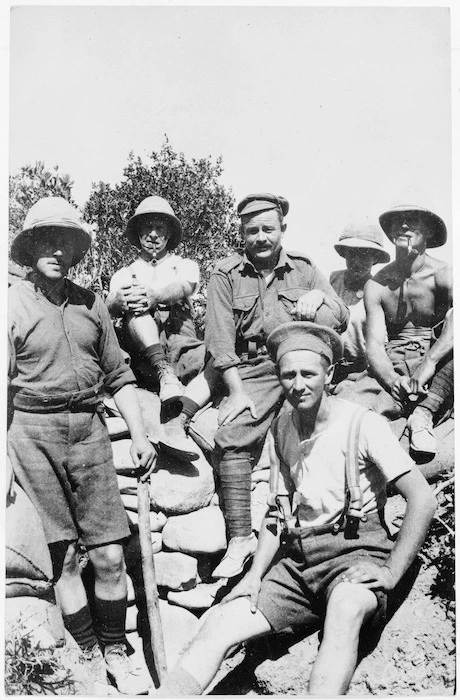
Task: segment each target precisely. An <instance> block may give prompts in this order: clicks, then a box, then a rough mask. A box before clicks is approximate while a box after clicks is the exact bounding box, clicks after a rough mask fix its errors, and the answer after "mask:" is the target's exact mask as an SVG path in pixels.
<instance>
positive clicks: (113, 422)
mask: <svg viewBox="0 0 460 700" xmlns="http://www.w3.org/2000/svg"><path fill="white" fill-rule="evenodd" d="M105 422H106V425H107V430H108V431H109V436H110V439H111V440H117V439H121V438H129V428H128V426H127V424H126V421H125V420H123V418H122V417H121V416H107V417H106V419H105Z"/></svg>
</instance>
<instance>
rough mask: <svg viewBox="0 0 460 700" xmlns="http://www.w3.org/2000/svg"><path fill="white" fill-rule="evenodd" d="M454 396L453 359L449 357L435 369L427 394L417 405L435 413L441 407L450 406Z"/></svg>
mask: <svg viewBox="0 0 460 700" xmlns="http://www.w3.org/2000/svg"><path fill="white" fill-rule="evenodd" d="M453 398H454V361H453V359H450V360H449V361H448V362H446V364H445V365H443V366H442V367H440V368H439V369H438V370H436V373H435V375H434V377H433V379H432V382H431V385H430V389H429V391H428V395H427V396H426V398H424V399H423V401H421V402H420V403H419V404H418V405H419V406H420V407H421V408H426V409H427V410H428V411H430V413H432V414H433V415H435V414H436V413H438V412H439V411H440V410H441V409H445V410H446V409H448V408H451V407H452V403H453Z"/></svg>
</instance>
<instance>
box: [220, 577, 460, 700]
mask: <svg viewBox="0 0 460 700" xmlns="http://www.w3.org/2000/svg"><path fill="white" fill-rule="evenodd" d="M434 577H435V569H434V567H433V566H430V567H423V566H422V568H421V570H420V572H419V574H418V576H417V578H416V581H415V583H414V584H413V586H412V588H411V590H410V592H409V595H408V597H407V599H406V600H405V602H404V603H403V604H402V605H401V606H400V607H399V609H398V610H397V611H396V612H395V613H394V615H393V617H392V619H391V620H390V621H389V623H388V624H387V626H386V628H385V630H384V632H383V634H382V636H381V639H380V641H379V643H378V646H377V647H376V648H375V649H374V651H371V652H370V653H369V654H368V655H367V656H365V657H364V658H363V659H362V661H361V662H360V664H359V666H358V668H357V670H356V672H355V675H354V678H353V681H352V684H351V687H350V691H349V694H350V695H358V696H369V695H403V696H406V695H430V696H432V695H441V696H444V695H453V694H454V684H455V646H454V644H455V642H454V634H455V629H454V620H453V614H452V613H450V612H449V611H448V610H447V608H446V606H445V605H444V604H443V603H442V602H441V601H440V599H439V598H436V597H433V596H432V595H431V592H430V590H431V586H432V583H433V580H434ZM317 649H318V634H317V633H316V634H314V635H312V636H311V637H307V638H305V637H304V636H303V633H302V631H298V632H297V633H294V632H290V633H284V634H280V635H277V636H276V637H272V638H270V639H269V640H260V641H258V642H257V643H253V644H252V645H250V646H248V647H247V648H246V649H241V650H239V651H238V652H237V654H236V655H235V656H234V657H232V658H231V659H229V660H227V661H225V662H224V664H223V666H222V668H221V670H220V672H219V675H218V677H217V679H216V681H215V683H214V684H213V686H212V689H211V690H210V691H208V692H210V693H211V694H213V695H305V694H306V693H307V690H308V678H309V674H310V668H311V665H312V663H313V660H314V658H315V655H316V652H317Z"/></svg>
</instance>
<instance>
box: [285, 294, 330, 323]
mask: <svg viewBox="0 0 460 700" xmlns="http://www.w3.org/2000/svg"><path fill="white" fill-rule="evenodd" d="M323 303H324V292H321V291H320V290H319V289H312V290H311V291H310V292H307V293H306V294H303V295H302V296H301V297H300V298H299V299H297V303H296V305H295V308H294V309H293V310H292V311H291V314H292V315H293V316H295V317H296V319H297V321H314V320H315V316H316V312H317V311H318V309H319V307H320V306H321V305H322V304H323Z"/></svg>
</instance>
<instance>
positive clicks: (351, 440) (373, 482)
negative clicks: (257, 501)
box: [157, 321, 436, 697]
mask: <svg viewBox="0 0 460 700" xmlns="http://www.w3.org/2000/svg"><path fill="white" fill-rule="evenodd" d="M267 348H268V351H269V353H270V356H271V358H272V360H273V361H274V362H275V363H276V366H277V373H278V377H279V380H280V384H281V386H282V388H283V391H284V394H285V396H286V398H287V400H288V402H289V404H290V407H289V409H288V410H286V411H284V412H282V413H281V414H280V415H279V416H278V418H276V419H275V421H274V422H273V424H272V427H271V432H270V436H271V437H270V443H271V444H270V452H271V470H272V472H271V487H272V489H271V490H272V495H271V497H270V499H269V502H270V508H269V510H268V513H267V515H266V518H265V521H264V523H263V525H262V527H261V531H260V538H259V543H258V548H257V552H256V554H255V556H254V560H253V563H252V566H251V568H250V570H249V571H248V573H247V574H246V576H245V577H244V578H243V579H242V580H241V581H240V582H239V583H238V584H237V586H236V587H235V588H234V589H233V590H232V591H231V592H230V593H229V594H228V595H227V596H226V597H225V598H224V599H223V601H222V602H221V603H220V605H218V606H216V607H215V608H213V609H211V612H210V613H209V616H208V618H207V619H206V621H205V623H204V624H203V626H202V628H201V629H200V631H199V633H198V635H197V637H196V638H195V640H194V641H193V642H192V644H191V646H190V647H189V649H188V650H187V652H186V653H185V654H184V656H183V657H182V659H181V662H180V665H179V666H176V668H175V669H173V670H172V671H171V672H170V673H169V675H168V676H167V677H166V679H165V680H164V681H163V684H162V686H161V687H160V689H159V690H158V691H157V694H158V695H161V696H163V697H164V696H172V695H192V694H195V695H198V694H201V693H203V692H204V690H205V689H206V687H207V686H208V685H209V683H210V682H211V681H212V679H213V677H214V675H215V673H216V672H217V670H218V668H219V666H220V663H221V662H222V660H223V659H224V658H225V655H226V653H227V652H228V651H229V649H230V648H231V647H233V646H234V645H237V644H239V643H241V642H243V641H247V640H248V639H251V638H254V637H259V636H263V635H267V634H270V633H272V632H277V631H281V630H282V629H284V628H286V627H290V626H292V625H299V624H302V625H306V626H307V627H311V629H312V632H313V631H315V630H316V629H317V628H318V626H320V625H322V626H323V637H322V641H321V646H320V649H319V652H318V656H317V658H316V660H315V663H314V665H313V669H312V672H311V676H310V688H309V690H310V694H312V695H326V696H334V695H339V694H344V693H345V692H346V691H347V689H348V686H349V684H350V681H351V678H352V676H353V673H354V670H355V668H356V661H357V653H358V642H359V637H360V632H361V629H362V628H372V629H375V628H379V627H381V626H382V625H383V624H384V621H385V609H386V600H387V593H388V592H389V591H391V590H392V589H393V588H394V587H395V585H396V584H397V582H398V581H399V580H400V578H401V577H402V576H403V574H404V573H405V572H406V571H407V569H408V567H409V566H410V564H411V562H412V561H413V560H414V558H415V556H416V554H417V552H418V550H419V548H420V547H421V545H422V543H423V541H424V538H425V535H426V532H427V529H428V526H429V524H430V521H431V519H432V517H433V514H434V511H435V508H436V500H435V497H434V496H433V494H432V492H431V490H430V487H429V486H428V484H427V482H426V481H425V479H424V477H423V476H422V475H421V473H420V472H419V471H418V470H417V469H416V468H414V465H413V462H412V460H411V458H410V457H409V456H408V455H407V454H406V453H405V452H404V450H403V449H402V448H401V447H400V445H399V443H398V441H397V440H396V438H395V437H394V436H393V434H392V432H391V429H390V427H389V425H388V423H387V421H386V420H385V419H384V418H383V417H381V416H379V415H377V414H374V413H372V412H370V411H366V410H365V409H362V408H361V407H359V406H356V405H354V404H351V403H349V402H347V401H344V400H342V399H340V398H337V397H333V396H329V395H328V392H327V387H328V385H329V383H330V381H331V377H332V373H333V368H334V363H335V362H337V361H338V360H339V359H340V358H341V356H342V346H341V340H340V336H339V335H337V333H335V332H334V331H333V330H332V329H330V328H327V327H325V326H318V325H316V324H314V323H310V322H302V321H300V322H299V321H297V322H291V323H286V324H283V325H281V326H279V327H278V328H277V329H275V330H274V331H273V332H272V333H271V334H270V335H269V337H268V339H267ZM388 482H391V483H392V484H393V485H394V486H395V487H396V489H397V490H398V491H399V492H400V493H401V494H402V495H403V497H404V498H405V499H406V501H407V509H406V514H405V517H404V521H403V523H402V526H401V529H400V531H399V534H398V536H397V538H396V541H393V539H392V538H391V537H390V536H389V534H388V532H387V530H386V527H385V524H384V519H383V507H384V505H385V500H386V486H387V483H388ZM292 502H293V506H294V507H292V506H291V503H292ZM283 532H284V535H285V536H284V537H283V538H282V535H283ZM281 542H282V545H281ZM280 545H281V547H280Z"/></svg>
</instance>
